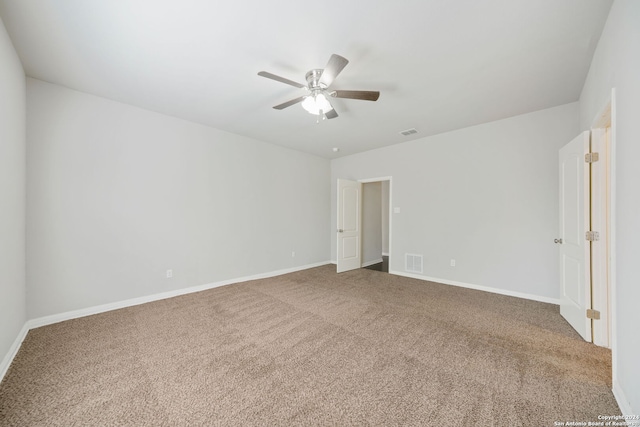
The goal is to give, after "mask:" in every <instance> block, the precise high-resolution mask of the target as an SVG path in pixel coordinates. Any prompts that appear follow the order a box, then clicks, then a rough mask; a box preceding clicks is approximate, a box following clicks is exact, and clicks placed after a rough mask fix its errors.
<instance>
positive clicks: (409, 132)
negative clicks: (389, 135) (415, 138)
mask: <svg viewBox="0 0 640 427" xmlns="http://www.w3.org/2000/svg"><path fill="white" fill-rule="evenodd" d="M414 133H418V131H417V130H415V129H414V128H411V129H407V130H403V131H400V135H404V136H409V135H413V134H414Z"/></svg>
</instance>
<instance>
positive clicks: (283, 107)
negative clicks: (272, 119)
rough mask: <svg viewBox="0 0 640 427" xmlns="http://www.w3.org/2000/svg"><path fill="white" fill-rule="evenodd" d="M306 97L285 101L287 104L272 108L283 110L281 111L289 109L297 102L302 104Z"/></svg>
mask: <svg viewBox="0 0 640 427" xmlns="http://www.w3.org/2000/svg"><path fill="white" fill-rule="evenodd" d="M306 97H307V96H306V95H305V96H301V97H299V98H296V99H292V100H291V101H287V102H283V103H282V104H278V105H276V106H275V107H273V108H275V109H276V110H283V109H285V108H287V107H291V106H292V105H295V104H297V103H298V102H302V101H303V100H304V99H305V98H306Z"/></svg>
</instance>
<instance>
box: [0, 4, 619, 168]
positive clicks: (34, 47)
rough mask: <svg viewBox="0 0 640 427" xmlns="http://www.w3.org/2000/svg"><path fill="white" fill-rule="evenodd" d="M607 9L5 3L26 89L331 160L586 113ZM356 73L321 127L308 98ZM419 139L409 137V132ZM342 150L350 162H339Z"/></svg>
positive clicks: (1, 8) (2, 10) (0, 9)
mask: <svg viewBox="0 0 640 427" xmlns="http://www.w3.org/2000/svg"><path fill="white" fill-rule="evenodd" d="M610 6H611V1H610V0H402V1H395V2H391V1H371V0H369V1H364V0H348V1H347V0H340V1H338V0H323V1H322V2H308V3H305V2H301V1H296V0H270V1H264V0H235V1H233V2H232V1H228V2H227V1H225V2H222V1H211V0H180V1H161V0H128V1H109V0H102V1H98V0H93V1H91V0H90V1H87V0H53V1H52V0H0V16H1V17H2V20H3V22H4V24H5V26H6V27H7V30H8V32H9V35H10V36H11V39H12V40H13V43H14V45H15V47H16V50H17V51H18V54H19V55H20V58H21V60H22V63H23V65H24V68H25V71H26V74H27V75H28V76H31V77H34V78H37V79H41V80H45V81H48V82H52V83H57V84H60V85H63V86H66V87H69V88H72V89H77V90H80V91H83V92H87V93H91V94H95V95H99V96H102V97H105V98H110V99H113V100H117V101H121V102H125V103H128V104H132V105H136V106H139V107H142V108H146V109H149V110H153V111H157V112H161V113H164V114H168V115H171V116H176V117H181V118H183V119H186V120H190V121H193V122H198V123H202V124H205V125H209V126H212V127H215V128H218V129H222V130H225V131H228V132H233V133H236V134H240V135H245V136H248V137H252V138H256V139H259V140H263V141H267V142H271V143H274V144H279V145H282V146H286V147H291V148H294V149H297V150H301V151H305V152H308V153H312V154H315V155H318V156H322V157H326V158H335V157H339V156H343V155H348V154H353V153H357V152H361V151H366V150H369V149H373V148H377V147H382V146H386V145H391V144H396V143H401V142H405V141H408V140H411V139H416V138H421V137H425V136H428V135H434V134H437V133H442V132H446V131H450V130H454V129H460V128H463V127H467V126H470V125H474V124H479V123H484V122H489V121H493V120H497V119H502V118H506V117H510V116H514V115H518V114H523V113H527V112H531V111H536V110H540V109H544V108H549V107H553V106H557V105H561V104H565V103H568V102H573V101H577V100H578V97H579V95H580V91H581V89H582V85H583V83H584V80H585V77H586V74H587V70H588V68H589V64H590V61H591V57H592V55H593V51H594V49H595V46H596V43H597V41H598V38H599V36H600V32H601V30H602V27H603V25H604V22H605V20H606V17H607V14H608V12H609V8H610ZM332 53H337V54H339V55H342V56H344V57H346V58H347V59H349V60H350V63H349V65H347V67H346V68H345V69H344V71H343V72H342V73H341V74H340V75H339V76H338V78H337V79H336V80H335V82H334V84H333V85H332V88H333V89H359V90H380V92H381V95H380V99H379V100H378V101H377V102H369V101H358V100H344V99H336V100H333V101H332V103H333V104H334V107H335V109H336V111H337V112H338V113H339V114H340V117H338V118H336V119H333V120H326V121H324V122H321V123H319V124H316V120H315V116H312V115H310V114H308V113H307V112H305V111H304V110H303V109H302V107H301V106H300V105H294V106H292V107H289V108H287V109H285V110H282V111H278V110H274V109H273V108H271V107H272V106H274V105H276V104H280V103H282V102H284V101H287V100H289V99H292V98H295V97H298V96H300V95H301V94H302V93H301V92H302V90H301V89H296V88H294V87H291V86H287V85H285V84H282V83H278V82H275V81H273V80H269V79H265V78H263V77H259V76H258V75H257V72H258V71H262V70H264V71H269V72H272V73H274V74H278V75H280V76H283V77H286V78H288V79H291V80H295V81H298V82H300V83H305V80H304V75H305V73H306V72H307V71H308V70H310V69H312V68H324V66H325V64H326V63H327V61H328V59H329V57H330V55H331V54H332ZM408 128H416V129H417V130H418V131H419V133H418V134H415V135H412V136H410V137H405V136H401V135H400V134H399V131H401V130H405V129H408ZM332 147H339V148H340V152H338V153H334V152H332V151H331V148H332Z"/></svg>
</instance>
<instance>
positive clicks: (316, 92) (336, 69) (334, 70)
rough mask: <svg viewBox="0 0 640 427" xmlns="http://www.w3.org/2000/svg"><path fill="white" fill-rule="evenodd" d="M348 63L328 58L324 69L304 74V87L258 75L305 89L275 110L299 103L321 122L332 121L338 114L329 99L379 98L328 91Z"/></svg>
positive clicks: (370, 94) (370, 93) (362, 92)
mask: <svg viewBox="0 0 640 427" xmlns="http://www.w3.org/2000/svg"><path fill="white" fill-rule="evenodd" d="M348 63H349V61H348V60H347V59H346V58H343V57H342V56H340V55H336V54H333V55H331V58H329V62H328V63H327V65H326V67H324V69H313V70H311V71H309V72H308V73H307V74H306V76H305V78H306V80H307V85H306V86H305V85H303V84H301V83H298V82H294V81H292V80H289V79H285V78H284V77H280V76H276V75H275V74H271V73H269V72H267V71H260V72H259V73H258V75H259V76H262V77H266V78H268V79H272V80H276V81H279V82H281V83H285V84H288V85H290V86H294V87H297V88H300V89H306V90H307V91H308V93H307V94H306V95H303V96H300V97H298V98H295V99H292V100H291V101H287V102H284V103H282V104H279V105H276V106H275V107H273V108H275V109H276V110H282V109H285V108H287V107H290V106H292V105H294V104H298V103H300V102H301V103H302V108H304V109H305V110H306V111H308V112H309V113H311V114H315V115H317V116H318V118H319V117H320V116H322V117H323V120H324V118H327V119H334V118H336V117H338V113H336V110H334V109H333V106H332V105H331V103H330V102H329V97H334V98H348V99H361V100H364V101H377V100H378V97H379V96H380V92H378V91H367V90H329V86H331V83H333V80H334V79H335V78H336V77H337V76H338V74H340V72H341V71H342V70H343V69H344V67H346V66H347V64H348Z"/></svg>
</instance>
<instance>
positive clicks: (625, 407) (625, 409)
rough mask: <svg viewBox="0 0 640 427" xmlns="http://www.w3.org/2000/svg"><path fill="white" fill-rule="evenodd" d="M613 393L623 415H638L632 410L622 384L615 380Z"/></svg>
mask: <svg viewBox="0 0 640 427" xmlns="http://www.w3.org/2000/svg"><path fill="white" fill-rule="evenodd" d="M611 391H612V392H613V397H615V398H616V402H617V403H618V407H619V408H620V412H622V415H627V416H628V415H638V414H637V413H634V412H633V410H632V409H631V405H630V404H629V399H627V396H626V395H625V394H624V391H623V390H622V388H621V387H620V384H619V383H618V382H617V381H616V380H615V379H614V380H613V388H612V389H611Z"/></svg>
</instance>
